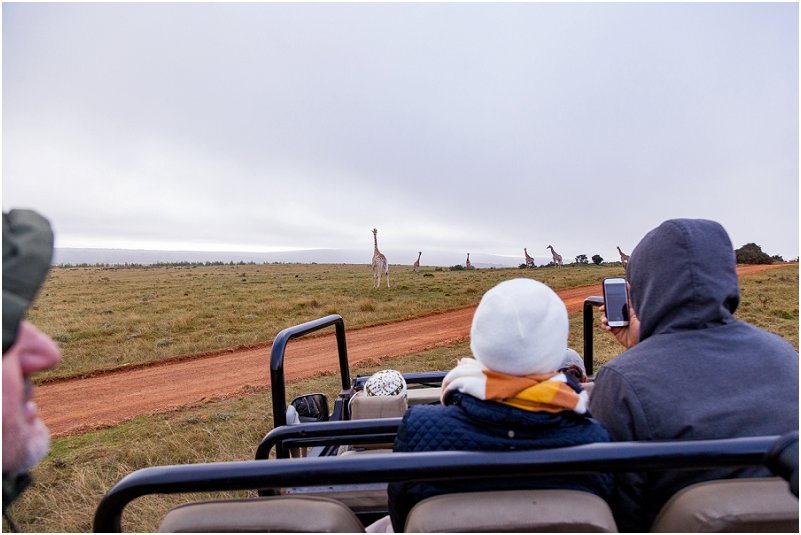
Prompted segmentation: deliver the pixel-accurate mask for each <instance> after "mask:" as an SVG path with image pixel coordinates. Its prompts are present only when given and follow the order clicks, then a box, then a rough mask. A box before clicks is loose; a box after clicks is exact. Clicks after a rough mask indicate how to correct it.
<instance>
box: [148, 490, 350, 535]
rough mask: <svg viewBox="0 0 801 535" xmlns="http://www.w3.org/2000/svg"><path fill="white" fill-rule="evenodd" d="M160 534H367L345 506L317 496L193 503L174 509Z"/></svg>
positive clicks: (162, 525) (164, 521)
mask: <svg viewBox="0 0 801 535" xmlns="http://www.w3.org/2000/svg"><path fill="white" fill-rule="evenodd" d="M158 531H159V533H270V532H284V533H363V532H364V526H362V523H361V522H360V521H359V519H358V518H357V517H356V515H355V514H354V513H353V511H351V510H350V509H348V508H347V507H346V506H345V505H344V504H342V503H340V502H338V501H336V500H332V499H330V498H321V497H317V496H304V497H294V496H270V497H267V498H252V499H244V500H215V501H205V502H193V503H188V504H184V505H180V506H178V507H175V508H173V509H171V510H170V511H169V512H168V513H167V514H166V515H165V516H164V518H163V519H162V521H161V524H160V525H159V529H158Z"/></svg>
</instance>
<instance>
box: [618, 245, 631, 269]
mask: <svg viewBox="0 0 801 535" xmlns="http://www.w3.org/2000/svg"><path fill="white" fill-rule="evenodd" d="M617 252H618V253H620V262H621V263H622V264H623V265H624V266H625V265H626V264H628V263H629V255H627V254H626V253H624V252H623V251H621V250H620V246H619V245H618V246H617Z"/></svg>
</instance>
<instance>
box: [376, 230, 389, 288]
mask: <svg viewBox="0 0 801 535" xmlns="http://www.w3.org/2000/svg"><path fill="white" fill-rule="evenodd" d="M373 245H374V249H373V288H380V287H381V272H382V271H383V272H384V273H386V275H387V288H389V264H388V263H387V257H386V256H384V255H383V254H381V251H379V250H378V229H375V228H374V229H373Z"/></svg>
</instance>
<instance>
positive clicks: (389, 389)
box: [364, 370, 406, 396]
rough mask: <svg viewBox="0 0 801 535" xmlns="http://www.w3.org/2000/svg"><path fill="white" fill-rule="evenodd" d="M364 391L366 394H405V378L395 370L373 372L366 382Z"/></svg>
mask: <svg viewBox="0 0 801 535" xmlns="http://www.w3.org/2000/svg"><path fill="white" fill-rule="evenodd" d="M364 392H365V394H367V395H368V396H397V395H401V394H406V380H405V379H404V378H403V375H402V374H401V373H400V372H398V371H395V370H381V371H380V372H376V373H374V374H373V375H372V376H371V377H370V378H369V379H368V380H367V382H366V383H364Z"/></svg>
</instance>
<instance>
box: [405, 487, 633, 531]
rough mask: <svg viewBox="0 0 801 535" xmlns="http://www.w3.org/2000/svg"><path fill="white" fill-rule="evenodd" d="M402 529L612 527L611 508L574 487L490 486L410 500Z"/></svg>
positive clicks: (492, 529) (556, 529) (536, 529)
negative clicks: (493, 489)
mask: <svg viewBox="0 0 801 535" xmlns="http://www.w3.org/2000/svg"><path fill="white" fill-rule="evenodd" d="M404 531H406V532H428V533H456V532H461V533H469V532H472V533H477V532H485V533H486V532H490V533H493V532H494V533H498V532H604V533H611V532H617V525H616V524H615V520H614V517H613V516H612V511H611V510H610V509H609V506H608V505H607V504H606V502H605V501H604V500H603V499H601V498H600V497H598V496H596V495H595V494H591V493H589V492H581V491H577V490H496V491H486V492H464V493H458V494H444V495H441V496H433V497H431V498H427V499H425V500H423V501H421V502H420V503H418V504H417V505H415V506H414V507H413V508H412V510H411V511H410V512H409V516H408V517H407V518H406V526H405V530H404Z"/></svg>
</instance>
